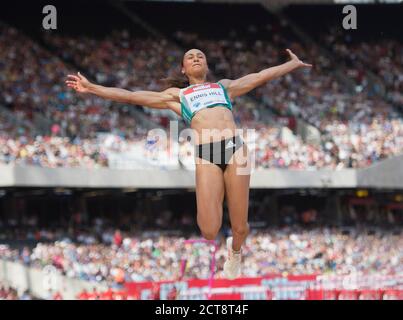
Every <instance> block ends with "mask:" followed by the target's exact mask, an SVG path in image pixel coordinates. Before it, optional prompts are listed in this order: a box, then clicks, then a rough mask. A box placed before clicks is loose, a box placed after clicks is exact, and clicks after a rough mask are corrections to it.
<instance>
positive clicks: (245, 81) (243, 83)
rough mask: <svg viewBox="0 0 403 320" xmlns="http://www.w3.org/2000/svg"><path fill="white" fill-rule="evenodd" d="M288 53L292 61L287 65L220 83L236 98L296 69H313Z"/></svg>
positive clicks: (291, 53)
mask: <svg viewBox="0 0 403 320" xmlns="http://www.w3.org/2000/svg"><path fill="white" fill-rule="evenodd" d="M287 52H288V54H289V55H290V60H289V61H288V62H286V63H283V64H281V65H278V66H275V67H271V68H267V69H264V70H262V71H260V72H257V73H251V74H248V75H246V76H244V77H242V78H239V79H236V80H229V79H223V80H221V81H220V82H221V83H222V84H223V85H224V86H225V87H226V89H227V91H228V94H229V96H230V97H231V98H235V97H238V96H242V95H244V94H246V93H248V92H249V91H252V90H253V89H255V88H257V87H259V86H261V85H263V84H265V83H266V82H268V81H270V80H273V79H276V78H279V77H281V76H283V75H285V74H287V73H289V72H291V71H293V70H295V69H298V68H301V67H312V65H311V64H307V63H304V62H302V61H301V60H300V59H299V58H298V57H297V56H296V55H295V54H294V53H293V52H292V51H291V50H290V49H287Z"/></svg>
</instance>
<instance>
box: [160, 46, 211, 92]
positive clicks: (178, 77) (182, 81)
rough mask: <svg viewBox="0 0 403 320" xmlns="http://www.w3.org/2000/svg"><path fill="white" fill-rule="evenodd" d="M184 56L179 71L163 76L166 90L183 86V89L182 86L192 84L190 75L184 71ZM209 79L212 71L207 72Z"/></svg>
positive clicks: (162, 80) (162, 81)
mask: <svg viewBox="0 0 403 320" xmlns="http://www.w3.org/2000/svg"><path fill="white" fill-rule="evenodd" d="M185 52H187V51H185ZM183 58H184V57H182V61H181V66H180V69H179V70H178V71H175V73H174V74H173V75H172V76H170V77H167V78H163V79H161V80H160V81H161V83H162V85H163V87H164V90H165V89H168V88H181V89H182V88H186V87H188V86H189V85H190V83H189V79H188V77H187V76H186V75H184V74H183V73H182V68H183ZM207 79H211V74H210V72H208V73H207ZM211 81H213V80H212V79H211Z"/></svg>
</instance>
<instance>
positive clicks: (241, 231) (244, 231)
mask: <svg viewBox="0 0 403 320" xmlns="http://www.w3.org/2000/svg"><path fill="white" fill-rule="evenodd" d="M231 229H232V233H236V234H237V235H239V236H247V235H248V234H249V223H245V224H242V225H236V226H232V228H231Z"/></svg>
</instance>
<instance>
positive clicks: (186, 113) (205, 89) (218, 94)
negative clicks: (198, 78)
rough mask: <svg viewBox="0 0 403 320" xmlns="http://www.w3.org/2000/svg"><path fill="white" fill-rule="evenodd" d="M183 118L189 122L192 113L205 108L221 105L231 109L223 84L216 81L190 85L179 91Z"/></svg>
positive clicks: (192, 115)
mask: <svg viewBox="0 0 403 320" xmlns="http://www.w3.org/2000/svg"><path fill="white" fill-rule="evenodd" d="M179 97H180V102H181V113H182V117H183V119H185V121H186V122H187V123H188V124H190V122H191V121H192V118H193V117H194V115H195V114H196V113H197V112H199V111H200V110H203V109H205V108H212V107H215V106H223V107H226V108H228V109H229V110H232V104H231V101H230V99H229V97H228V94H227V90H226V89H225V88H224V86H223V85H222V84H221V83H219V82H217V83H203V84H196V85H191V86H189V87H187V88H184V89H181V90H180V93H179Z"/></svg>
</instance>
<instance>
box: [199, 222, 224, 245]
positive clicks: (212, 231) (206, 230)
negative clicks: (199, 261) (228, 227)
mask: <svg viewBox="0 0 403 320" xmlns="http://www.w3.org/2000/svg"><path fill="white" fill-rule="evenodd" d="M197 222H198V225H199V228H200V231H201V234H202V235H203V237H204V238H205V239H206V240H214V239H215V238H217V235H218V232H219V231H220V229H221V223H219V222H213V221H207V222H205V223H202V222H201V221H200V220H198V221H197Z"/></svg>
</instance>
